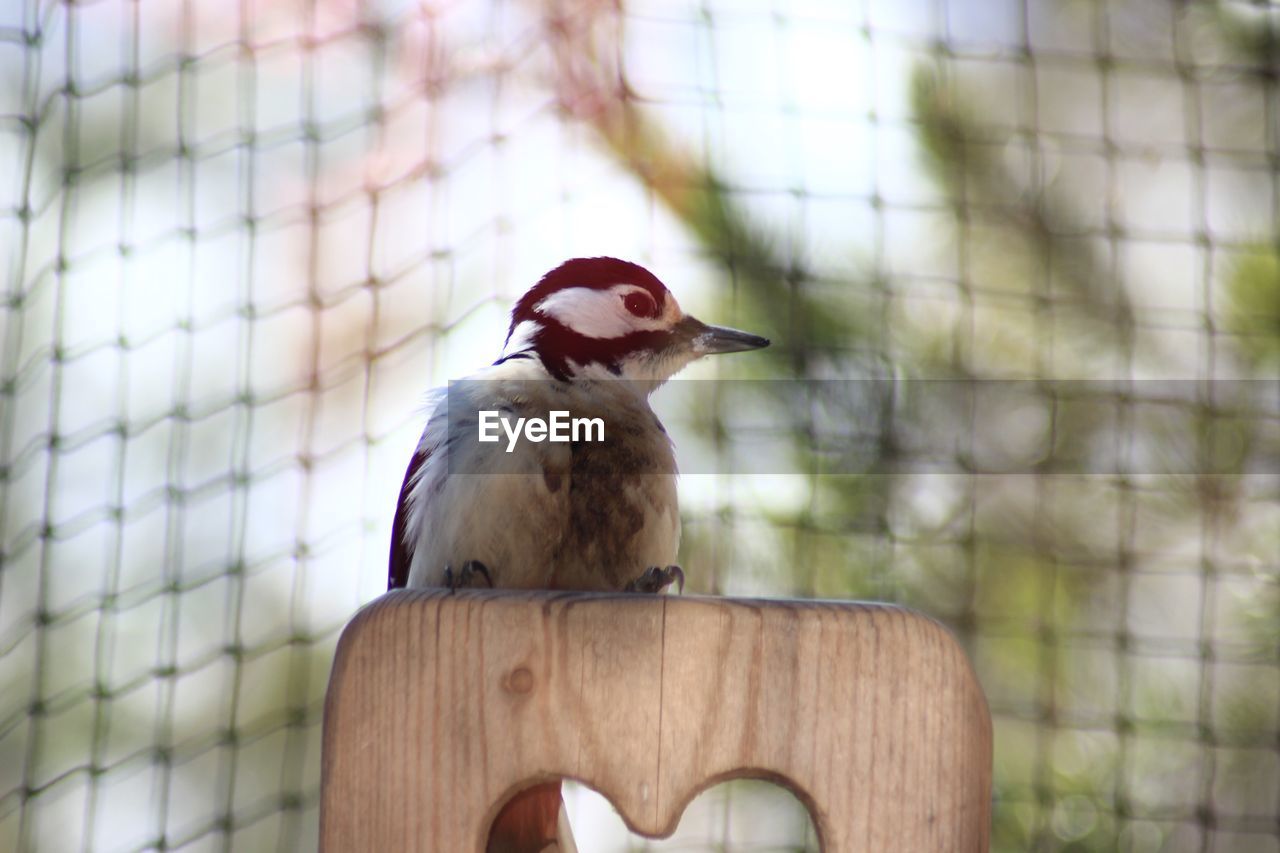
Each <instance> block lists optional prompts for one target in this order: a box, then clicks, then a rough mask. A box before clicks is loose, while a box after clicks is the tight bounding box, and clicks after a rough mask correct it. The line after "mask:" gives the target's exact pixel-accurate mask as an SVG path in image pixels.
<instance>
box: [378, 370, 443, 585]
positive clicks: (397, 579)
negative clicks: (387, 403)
mask: <svg viewBox="0 0 1280 853" xmlns="http://www.w3.org/2000/svg"><path fill="white" fill-rule="evenodd" d="M445 394H446V391H445V389H443V388H433V389H432V390H431V391H429V392H427V396H426V399H425V400H424V401H423V404H422V409H421V411H422V412H424V413H425V414H426V418H427V429H425V430H423V433H422V436H421V437H420V438H419V439H418V446H417V447H416V448H414V451H413V458H412V459H410V460H409V468H408V470H406V471H405V472H404V482H403V483H401V484H400V497H399V498H397V500H396V515H395V520H394V521H393V522H391V558H390V560H389V561H388V565H387V589H402V588H404V587H406V586H408V585H409V564H410V562H411V560H412V558H413V549H412V548H411V547H410V546H409V544H408V541H409V535H410V531H409V495H410V494H411V493H412V492H413V487H414V486H415V485H417V482H418V480H420V479H421V478H422V475H423V474H424V473H426V467H427V460H429V459H430V458H431V452H432V450H433V449H434V447H433V441H432V439H433V435H432V432H433V431H432V430H431V422H432V420H433V419H435V418H436V415H437V414H438V412H439V410H440V408H441V407H440V403H441V401H443V400H444V399H445Z"/></svg>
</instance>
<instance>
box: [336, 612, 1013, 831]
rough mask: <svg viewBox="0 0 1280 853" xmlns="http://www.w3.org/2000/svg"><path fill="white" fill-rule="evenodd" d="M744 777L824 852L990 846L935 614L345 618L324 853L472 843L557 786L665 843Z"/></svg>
mask: <svg viewBox="0 0 1280 853" xmlns="http://www.w3.org/2000/svg"><path fill="white" fill-rule="evenodd" d="M743 776H747V777H756V778H765V779H770V780H772V781H775V782H778V783H779V784H782V785H784V786H786V787H787V788H789V789H791V790H792V791H793V792H795V794H796V795H797V796H798V797H799V798H800V800H801V802H803V803H804V804H805V805H806V806H807V807H808V809H809V812H810V814H811V815H812V817H813V821H814V825H815V827H816V828H817V831H818V837H819V838H820V839H821V842H822V845H823V850H825V851H833V852H834V853H844V851H855V850H856V851H904V850H922V851H923V850H928V851H947V850H955V851H983V850H986V849H987V846H988V835H989V828H990V806H991V718H990V714H989V713H988V710H987V705H986V700H985V699H984V697H983V695H982V691H981V689H980V688H979V687H978V684H977V681H976V680H975V678H974V676H973V672H972V669H971V668H970V666H969V663H968V661H967V660H966V658H965V656H964V654H963V652H962V651H961V650H960V648H959V646H958V645H957V644H956V642H955V641H954V639H953V638H952V637H951V635H950V634H948V632H947V631H946V630H945V629H944V628H942V627H941V626H940V625H938V624H937V623H936V622H934V621H932V620H930V619H928V618H926V617H924V616H921V615H919V614H916V613H912V612H910V611H907V610H904V609H901V608H897V607H891V606H884V605H870V604H854V603H843V602H814V601H757V600H744V599H726V598H702V597H695V596H680V597H676V596H644V595H624V594H598V593H552V592H514V591H501V590H499V591H465V592H459V593H457V594H452V595H451V594H449V593H447V592H444V591H439V590H399V591H396V592H393V593H388V594H387V595H385V596H383V597H382V598H380V599H378V600H377V601H375V602H373V603H372V604H370V605H369V606H368V607H366V608H365V609H364V610H362V611H361V612H360V613H359V614H357V615H356V617H355V618H354V619H353V620H352V622H351V624H350V625H348V626H347V628H346V630H345V631H344V632H343V635H342V639H341V641H340V642H339V644H338V651H337V656H336V658H335V660H334V664H333V673H332V676H331V678H330V681H329V692H328V696H327V699H326V703H325V720H324V757H323V781H322V791H321V817H320V823H321V825H320V833H321V846H322V849H324V850H325V851H328V853H339V852H340V851H367V850H397V851H399V850H404V851H413V850H420V851H429V850H438V851H451V853H452V851H469V850H470V851H480V850H483V848H484V842H485V839H486V837H487V833H488V827H489V824H490V823H491V822H492V820H493V818H494V816H495V815H496V814H497V812H498V810H499V808H500V807H501V806H502V805H503V804H504V803H505V802H506V801H507V800H508V799H509V798H510V797H511V796H512V795H513V794H515V793H516V792H517V791H519V790H521V789H523V788H525V787H528V786H529V785H531V784H533V783H535V782H539V781H544V780H547V779H550V778H555V777H567V778H573V779H578V780H581V781H582V782H585V783H586V784H588V785H590V786H591V787H593V788H595V789H596V790H598V791H600V792H601V793H602V794H604V795H605V796H606V797H608V798H609V800H610V801H612V803H613V804H614V806H616V807H617V809H618V811H619V812H620V813H621V815H622V817H623V819H624V820H625V821H626V822H627V825H628V826H630V827H631V828H632V829H633V830H635V831H637V832H641V833H644V834H646V835H651V836H663V835H668V834H670V833H671V832H672V831H674V830H675V827H676V825H677V823H678V822H679V819H680V815H681V813H682V812H683V811H684V808H685V806H686V805H687V804H688V803H689V801H690V800H691V799H693V797H694V796H695V795H697V794H698V793H700V792H701V791H702V790H704V789H706V788H707V787H709V786H711V785H713V784H716V783H719V782H722V781H724V780H726V779H729V778H734V777H743ZM579 841H580V842H581V841H582V839H579ZM584 853H585V851H584Z"/></svg>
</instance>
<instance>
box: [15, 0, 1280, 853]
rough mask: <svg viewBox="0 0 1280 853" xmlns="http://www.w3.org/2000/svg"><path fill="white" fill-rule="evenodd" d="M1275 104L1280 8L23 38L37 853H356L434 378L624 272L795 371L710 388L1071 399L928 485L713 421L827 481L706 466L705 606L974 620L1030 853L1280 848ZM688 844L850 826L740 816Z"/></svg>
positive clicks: (19, 34) (997, 836)
mask: <svg viewBox="0 0 1280 853" xmlns="http://www.w3.org/2000/svg"><path fill="white" fill-rule="evenodd" d="M1278 80H1280V10H1278V9H1277V7H1276V6H1275V5H1274V3H1268V2H1265V0H1259V2H1253V3H1245V2H1225V0H1224V2H1217V3H1210V2H1201V3H1169V2H1158V0H1120V2H1103V0H1076V2H1066V3H1063V2H1051V0H1021V1H1020V0H998V2H990V0H928V2H924V0H912V2H889V0H883V2H882V1H881V0H852V2H846V3H840V4H837V3H830V2H824V0H802V2H792V3H773V4H768V3H750V4H748V3H742V2H703V3H698V4H686V3H679V2H661V0H649V2H631V3H628V4H626V6H625V8H619V7H617V6H615V5H614V4H612V3H604V2H589V0H577V2H563V3H546V4H539V3H532V2H529V3H519V2H490V3H463V2H458V3H448V2H421V3H411V2H408V1H407V0H386V2H377V3H374V2H370V3H361V2H358V0H298V2H283V0H271V2H267V0H259V2H250V0H241V2H239V3H233V2H229V0H172V2H167V3H141V2H137V0H132V2H131V1H130V0H98V2H83V0H82V2H74V3H73V2H65V1H64V2H57V1H56V0H11V2H7V3H4V4H0V268H2V269H3V277H4V278H3V280H4V283H5V284H4V286H5V294H4V301H3V304H2V305H0V328H2V329H3V332H2V334H3V342H2V344H0V561H2V563H3V570H2V571H0V849H3V850H41V851H43V850H62V849H68V850H71V849H81V850H89V849H92V850H140V849H170V848H178V847H182V848H184V849H215V848H217V849H234V850H237V851H240V850H259V849H280V850H293V849H299V850H303V849H314V847H315V845H316V830H317V816H316V809H317V800H318V784H319V758H320V756H319V732H320V720H321V700H322V696H323V692H324V689H325V685H326V679H327V675H328V666H329V663H330V661H331V658H332V653H333V649H334V644H335V643H336V640H337V636H338V633H339V631H340V630H341V628H342V626H343V625H344V624H345V621H346V620H347V619H348V618H349V617H350V615H351V614H352V613H353V612H354V611H355V609H356V608H357V607H358V606H359V605H360V604H362V603H364V602H366V601H368V600H370V599H371V598H373V597H374V596H376V595H377V594H379V593H380V592H381V591H382V589H383V586H384V580H385V568H386V552H387V548H386V545H387V542H388V538H389V535H390V527H391V518H392V511H393V508H394V507H393V505H394V499H395V496H396V493H397V489H398V487H399V482H400V477H401V476H402V474H403V471H404V466H405V463H406V461H407V460H408V457H409V454H410V453H411V450H412V447H413V445H414V442H415V440H416V438H417V434H418V432H419V430H420V429H421V425H422V424H421V414H420V412H418V411H417V408H418V402H419V401H420V399H421V395H422V393H423V391H424V390H425V389H426V388H428V387H430V386H432V385H438V384H440V383H442V382H444V381H445V380H447V379H448V378H450V377H456V376H460V375H463V374H465V373H467V372H469V371H471V370H473V369H474V368H476V367H478V366H480V365H483V364H487V363H488V362H490V361H491V360H492V359H493V358H494V356H495V355H496V354H497V350H498V349H499V347H500V345H501V341H502V335H503V332H504V330H505V316H506V312H507V310H508V308H509V306H510V304H511V302H512V301H513V299H514V298H515V296H516V295H518V294H519V293H520V292H522V291H523V290H524V289H525V288H526V287H528V286H529V285H530V284H531V283H532V282H533V281H534V280H535V278H536V277H537V276H539V275H541V273H542V272H544V271H545V270H547V269H549V268H550V267H552V266H554V265H555V264H557V263H558V262H559V261H561V260H563V259H564V258H567V257H571V256H575V255H598V254H610V255H616V256H620V257H626V258H631V259H634V260H637V261H639V262H642V263H644V264H645V265H646V266H648V267H649V268H650V269H653V270H654V271H655V272H657V273H658V274H659V275H660V276H661V277H662V278H663V280H664V281H666V282H667V283H668V285H670V286H671V287H672V289H673V291H675V292H676V293H677V295H678V296H679V298H680V299H681V301H682V303H683V304H684V305H685V306H686V307H687V308H692V309H693V310H694V311H695V312H696V313H699V314H702V315H704V316H706V317H707V318H708V319H711V320H714V321H716V322H725V323H730V324H733V325H736V326H738V327H741V328H746V329H751V330H753V331H757V332H759V333H761V334H766V335H769V336H770V337H771V338H772V339H773V340H774V346H773V347H772V348H770V349H769V350H766V351H764V352H763V353H760V354H758V355H755V356H752V357H751V358H749V359H748V358H742V359H728V360H726V361H725V362H724V363H720V364H715V365H709V366H705V367H701V368H700V369H699V370H698V371H695V374H694V375H696V376H702V377H704V378H705V377H709V376H737V377H748V376H749V377H754V378H769V379H774V380H776V379H801V378H803V379H830V378H833V377H844V378H862V377H873V378H879V379H883V378H884V377H900V378H905V379H930V378H946V379H949V380H961V381H965V382H975V383H981V382H985V381H988V380H993V379H1022V380H1031V381H1032V385H1030V386H1029V387H1030V388H1031V389H1032V392H1033V393H1031V394H1024V395H1022V400H1023V402H1022V403H1021V404H1020V406H1019V408H1018V410H1017V411H1016V412H1006V413H1005V414H1006V415H1009V417H1005V418H1003V419H1001V420H1000V421H999V423H998V426H996V427H993V428H992V431H991V432H984V430H983V428H982V421H981V416H982V415H983V412H982V411H980V410H977V409H975V410H974V411H972V413H971V415H972V418H973V420H972V422H971V423H970V424H969V429H967V430H966V431H965V434H966V435H968V436H969V439H970V440H969V442H968V443H967V445H956V446H951V445H947V446H945V447H944V450H945V452H943V453H941V456H940V457H938V453H937V451H936V446H935V453H934V456H935V457H938V458H933V459H932V460H931V461H932V462H934V463H939V464H937V465H936V466H935V467H928V466H923V465H905V466H903V465H899V464H897V463H900V462H901V461H902V459H903V458H904V455H909V454H910V452H911V451H910V449H909V448H911V447H917V446H918V445H915V444H912V443H911V442H910V441H908V440H907V439H911V438H913V437H914V438H918V437H919V436H920V434H921V433H920V430H921V429H922V428H927V427H929V426H930V424H928V423H921V422H916V421H912V420H911V419H910V417H909V416H904V417H903V418H900V419H895V418H892V417H889V418H883V419H880V420H876V421H874V424H875V427H876V428H875V436H876V438H877V441H876V442H875V443H874V445H873V446H874V448H875V453H873V454H871V456H870V457H869V458H868V459H867V460H865V469H863V470H853V471H851V470H842V471H841V472H840V473H839V474H822V473H819V472H820V471H821V470H822V467H821V464H820V462H821V459H822V454H821V453H820V452H817V451H818V450H820V449H821V448H824V447H825V448H829V447H830V446H832V445H833V444H835V445H839V443H840V441H841V437H842V435H844V433H843V432H842V429H843V428H844V427H845V426H847V423H848V421H850V420H858V422H859V423H864V424H865V423H867V421H866V420H865V419H861V418H862V415H864V414H865V412H863V411H861V410H860V409H859V408H858V407H857V406H856V405H854V404H853V403H852V402H850V400H847V399H843V398H841V397H840V394H839V392H838V390H836V391H831V390H830V389H831V388H832V387H835V388H837V389H838V387H839V386H838V385H835V386H831V385H826V386H823V387H826V388H828V393H830V394H832V395H834V397H833V398H832V399H825V400H821V401H817V402H815V403H814V405H812V406H809V407H801V406H791V405H789V406H787V407H785V408H783V407H781V406H779V405H777V401H776V400H773V401H771V400H770V398H769V397H768V394H767V393H765V392H762V395H761V397H760V400H759V405H758V406H757V407H754V408H752V409H751V410H749V411H744V410H743V407H737V406H735V407H728V406H720V407H713V408H714V411H712V412H711V413H710V414H711V416H710V417H705V418H704V419H703V422H702V423H701V427H700V428H701V429H702V430H703V434H704V435H705V436H706V441H707V446H708V447H710V448H711V452H713V453H717V454H723V456H724V458H725V459H726V460H731V459H732V454H733V450H734V444H735V441H737V440H739V439H740V438H741V437H742V436H744V435H746V434H747V433H748V432H749V430H746V429H745V428H746V427H753V428H755V429H757V430H764V431H771V432H772V434H773V436H774V438H775V439H778V438H781V439H782V440H785V441H786V442H789V443H790V446H792V447H793V449H794V457H793V459H794V463H795V464H794V472H793V473H783V472H779V473H778V474H775V475H764V474H755V475H752V476H745V475H738V476H722V477H708V476H702V475H695V476H691V477H688V478H686V481H685V482H684V483H683V484H682V497H683V502H684V503H683V507H684V516H685V540H684V545H683V550H682V554H681V557H682V563H683V564H684V566H685V567H686V571H687V574H688V576H689V579H690V585H691V587H692V589H693V590H695V591H702V592H719V593H727V594H764V595H780V594H794V595H805V596H824V597H842V598H848V597H860V598H876V599H884V600H894V601H900V602H903V603H907V604H910V605H912V606H915V607H917V608H920V609H922V610H924V611H925V612H926V613H929V614H930V615H933V616H935V617H937V618H939V619H941V620H943V621H944V622H945V623H946V624H948V625H949V626H950V627H951V628H952V629H953V630H954V631H955V632H956V634H957V635H958V636H959V637H960V639H961V640H962V642H963V643H964V644H965V646H966V648H967V650H968V652H969V654H970V657H971V658H972V660H973V662H974V664H975V667H976V669H977V671H978V674H979V678H980V680H981V681H982V683H983V686H984V688H985V690H986V692H987V694H988V697H989V699H990V703H991V708H992V712H993V716H994V720H995V733H996V755H995V768H996V804H995V832H994V843H993V848H994V849H996V850H1000V851H1006V850H1007V851H1020V850H1028V849H1036V850H1057V849H1071V850H1118V849H1123V850H1134V851H1148V850H1150V851H1155V850H1168V851H1183V850H1188V851H1189V850H1195V851H1210V850H1212V851H1250V853H1254V851H1277V850H1280V627H1278V626H1280V583H1278V578H1280V557H1278V556H1277V555H1278V554H1280V500H1278V498H1280V485H1278V484H1280V437H1278V434H1280V433H1278V430H1280V416H1277V414H1276V413H1277V409H1278V406H1277V401H1276V396H1277V391H1276V387H1277V385H1278V384H1280V383H1277V379H1278V378H1280V97H1278V94H1277V93H1278V90H1280V82H1278ZM1080 379H1106V380H1117V381H1119V383H1121V385H1122V386H1123V387H1120V388H1118V389H1111V390H1110V391H1108V393H1107V394H1105V395H1095V396H1094V397H1093V398H1092V403H1091V404H1090V405H1088V406H1081V405H1079V404H1078V402H1077V401H1075V400H1074V398H1073V397H1072V395H1073V394H1074V393H1075V392H1073V391H1072V388H1073V387H1076V386H1072V385H1071V384H1070V383H1066V384H1055V383H1054V382H1051V381H1050V380H1080ZM1154 379H1159V380H1168V381H1170V382H1174V383H1182V384H1179V385H1177V390H1175V391H1174V392H1173V393H1171V394H1170V393H1168V387H1169V386H1168V385H1162V386H1161V387H1162V388H1163V389H1164V391H1162V393H1163V394H1165V395H1166V396H1164V397H1163V398H1162V401H1161V402H1159V404H1158V411H1156V412H1155V414H1153V413H1152V410H1151V408H1150V407H1149V406H1147V407H1146V408H1142V407H1141V406H1139V403H1140V402H1141V401H1142V400H1143V398H1144V397H1146V396H1149V395H1147V392H1146V391H1145V390H1144V389H1147V388H1149V386H1147V385H1145V384H1144V383H1145V382H1147V381H1149V380H1154ZM854 397H855V398H857V395H854ZM1135 407H1137V408H1135ZM766 413H767V414H766ZM704 414H705V413H704ZM1015 415H1016V416H1015ZM842 419H845V420H842ZM926 433H927V429H926ZM984 441H985V442H987V443H993V442H994V443H995V444H997V445H999V446H1000V447H1001V448H1003V449H1006V450H1007V451H1008V453H1009V454H1011V457H1010V458H1012V459H1013V460H1014V463H1013V464H1011V465H1009V466H1008V469H1007V470H1005V471H1004V472H1003V473H990V472H986V471H979V470H975V468H974V466H973V465H971V464H970V463H971V461H972V458H973V454H974V453H975V452H977V451H975V448H974V447H973V446H972V444H973V443H974V442H977V443H979V444H981V443H982V442H984ZM1102 444H1105V445H1106V446H1107V447H1108V448H1110V450H1111V451H1112V453H1113V456H1108V457H1107V458H1109V459H1110V458H1115V459H1121V460H1125V461H1124V462H1123V464H1121V463H1120V462H1117V463H1116V464H1115V465H1114V466H1111V467H1102V466H1099V465H1096V464H1095V465H1088V464H1076V463H1080V460H1082V459H1089V458H1093V457H1092V456H1091V453H1092V448H1095V447H1096V446H1099V445H1102ZM938 446H942V445H938ZM1117 447H1120V448H1122V449H1123V450H1124V451H1125V452H1124V453H1120V454H1119V455H1114V452H1115V450H1116V448H1117ZM904 448H908V449H905V450H904ZM978 450H981V448H978ZM1046 461H1048V462H1053V463H1056V464H1051V465H1042V464H1041V463H1042V462H1046ZM1073 466H1074V467H1073ZM725 471H726V474H732V472H733V465H732V462H731V461H727V462H726V463H725ZM569 805H570V809H571V812H573V814H574V818H575V824H576V825H577V826H578V830H579V831H578V840H579V843H580V846H581V847H582V848H583V849H584V850H595V849H633V848H640V847H643V846H645V845H646V844H647V842H643V841H640V840H628V839H627V838H626V836H625V832H624V831H623V829H622V827H621V823H620V821H618V819H617V818H616V817H614V816H612V815H611V814H610V812H609V810H608V807H607V806H606V805H603V804H602V803H601V802H599V800H598V798H594V797H593V795H592V794H590V792H585V791H580V790H579V791H575V792H571V794H570V798H569ZM652 846H655V847H657V846H663V845H659V844H654V845H652ZM665 846H666V847H667V848H669V849H677V848H683V849H707V848H708V847H712V848H715V849H724V850H765V849H795V848H805V849H814V848H815V846H816V842H815V841H814V840H813V837H812V829H811V828H810V827H809V826H808V825H807V823H806V819H805V817H804V814H803V810H802V809H800V807H799V806H798V804H796V802H795V801H794V800H789V799H787V797H786V796H785V795H783V794H781V792H777V791H775V790H772V789H768V788H765V789H762V788H760V787H759V786H758V785H751V784H749V785H741V784H739V785H730V786H727V787H722V788H718V789H715V790H713V791H711V792H709V793H708V794H707V795H705V796H704V797H703V798H701V799H700V800H699V801H697V802H695V804H694V805H693V806H692V807H691V811H690V812H689V813H688V814H687V815H686V819H685V822H684V824H682V827H681V829H680V831H679V832H678V833H677V836H676V838H675V839H673V840H672V841H669V842H666V843H665Z"/></svg>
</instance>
